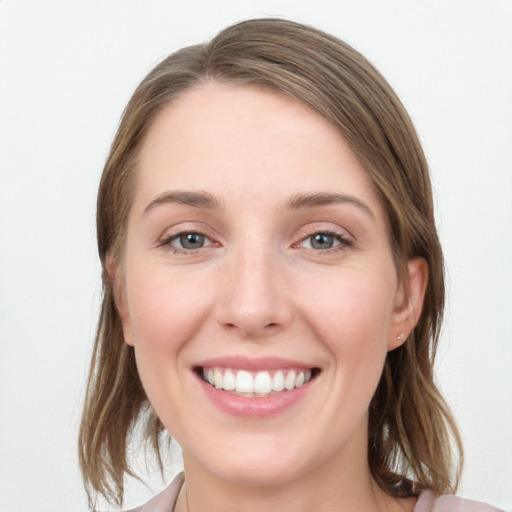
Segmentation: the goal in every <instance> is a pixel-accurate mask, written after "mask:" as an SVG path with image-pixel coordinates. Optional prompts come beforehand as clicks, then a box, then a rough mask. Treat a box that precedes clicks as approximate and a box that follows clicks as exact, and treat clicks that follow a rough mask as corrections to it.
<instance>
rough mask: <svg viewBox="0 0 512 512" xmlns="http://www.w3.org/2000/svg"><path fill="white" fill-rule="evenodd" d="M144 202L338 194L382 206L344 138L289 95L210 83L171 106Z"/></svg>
mask: <svg viewBox="0 0 512 512" xmlns="http://www.w3.org/2000/svg"><path fill="white" fill-rule="evenodd" d="M136 189H137V190H136V197H140V196H141V195H142V196H144V197H145V198H146V200H147V199H149V198H150V197H151V196H155V195H157V194H160V193H162V192H164V191H165V189H171V190H193V189H206V190H208V191H209V192H211V193H213V194H215V195H217V194H220V195H221V196H231V197H233V195H238V196H240V197H242V196H243V197H244V199H245V200H247V199H251V198H252V199H258V200H259V201H261V200H262V199H263V198H264V197H265V196H268V195H270V194H269V193H270V192H272V194H271V195H274V196H276V197H277V196H278V195H281V196H283V197H284V196H286V195H288V196H289V195H291V194H292V193H301V192H310V191H330V192H342V193H352V194H356V195H363V196H366V199H367V200H369V199H370V200H371V201H373V202H379V201H378V199H377V194H376V192H375V189H374V185H373V183H372V182H371V180H370V178H369V177H368V175H367V173H366V172H365V170H364V168H363V167H362V165H361V163H360V162H359V161H358V159H357V158H356V157H355V155H354V153H353V152H352V150H351V149H350V147H349V145H348V144H347V143H346V141H345V140H344V138H343V137H342V136H341V134H340V133H339V132H338V131H337V130H336V129H335V128H334V127H333V126H332V125H331V124H330V123H329V122H328V121H327V120H326V119H324V118H323V117H322V116H321V115H320V114H318V113H316V112H315V111H313V110H311V109H309V108H307V107H305V106H303V105H301V104H299V103H298V102H296V101H294V100H292V99H290V98H288V97H287V96H285V95H284V94H281V93H278V92H273V91H268V90H264V89H260V88H257V87H253V86H245V85H244V86H238V85H226V84H219V83H210V84H208V85H205V86H201V87H199V88H196V89H192V90H189V91H187V92H186V93H185V94H183V95H182V96H180V97H179V98H177V99H176V100H174V101H173V102H172V103H170V104H168V105H166V106H165V107H164V108H163V109H162V111H161V112H160V113H159V114H158V115H157V117H156V119H155V121H154V122H153V124H152V126H151V127H150V129H149V130H148V133H147V135H146V138H145V140H144V144H143V147H142V150H141V153H140V156H139V165H138V177H137V185H136Z"/></svg>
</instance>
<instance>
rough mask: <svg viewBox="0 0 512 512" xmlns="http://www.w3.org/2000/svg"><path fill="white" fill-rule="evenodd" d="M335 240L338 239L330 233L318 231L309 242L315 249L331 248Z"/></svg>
mask: <svg viewBox="0 0 512 512" xmlns="http://www.w3.org/2000/svg"><path fill="white" fill-rule="evenodd" d="M335 242H338V241H337V240H335V238H334V236H333V235H329V234H328V233H316V234H315V235H311V236H310V237H309V243H310V245H311V247H312V248H313V249H331V248H332V247H333V246H334V244H335ZM338 243H339V242H338Z"/></svg>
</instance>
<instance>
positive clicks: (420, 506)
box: [413, 491, 502, 512]
mask: <svg viewBox="0 0 512 512" xmlns="http://www.w3.org/2000/svg"><path fill="white" fill-rule="evenodd" d="M413 512H502V511H501V510H500V509H498V508H495V507H492V506H491V505H486V504H485V503H482V502H480V501H473V500H467V499H465V498H459V497H457V496H448V495H446V496H438V497H435V496H434V495H433V494H432V492H431V491H423V492H422V493H421V494H420V496H419V498H418V502H417V503H416V506H415V507H414V510H413Z"/></svg>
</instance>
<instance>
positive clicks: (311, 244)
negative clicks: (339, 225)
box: [298, 231, 352, 251]
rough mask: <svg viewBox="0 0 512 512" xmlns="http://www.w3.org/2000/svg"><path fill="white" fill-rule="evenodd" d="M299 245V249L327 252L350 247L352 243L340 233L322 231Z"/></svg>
mask: <svg viewBox="0 0 512 512" xmlns="http://www.w3.org/2000/svg"><path fill="white" fill-rule="evenodd" d="M298 245H299V247H305V248H306V249H315V250H317V251H325V250H329V249H337V248H339V249H342V248H343V247H349V246H351V245H352V243H351V241H350V240H348V239H346V238H345V237H344V236H343V235H341V234H339V233H330V232H328V231H326V232H324V231H320V232H317V233H313V234H311V235H309V236H308V237H306V238H304V239H303V240H302V241H301V242H300V243H299V244H298Z"/></svg>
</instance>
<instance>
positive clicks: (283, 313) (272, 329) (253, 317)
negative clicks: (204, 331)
mask: <svg viewBox="0 0 512 512" xmlns="http://www.w3.org/2000/svg"><path fill="white" fill-rule="evenodd" d="M224 271H225V275H226V279H225V280H223V281H224V282H223V284H224V286H223V289H222V290H221V292H220V295H221V297H220V300H219V302H218V303H217V319H218V321H219V322H220V323H221V324H222V325H223V327H224V328H226V329H230V330H233V331H237V333H238V335H239V336H241V337H242V338H244V339H253V340H261V339H267V338H269V337H271V336H274V335H275V334H277V333H278V332H281V331H282V330H283V329H285V328H286V327H287V326H288V325H289V323H290V321H291V318H292V308H291V304H290V301H289V300H288V292H289V289H288V287H287V286H286V278H285V276H284V274H283V269H282V268H281V265H280V263H279V258H278V257H276V255H275V254H272V251H270V250H268V249H262V248H258V249H256V250H240V251H239V252H237V253H236V254H235V255H234V257H233V259H232V260H231V261H230V262H229V263H228V262H226V268H225V269H224Z"/></svg>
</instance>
